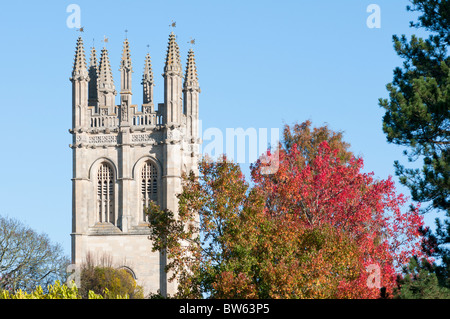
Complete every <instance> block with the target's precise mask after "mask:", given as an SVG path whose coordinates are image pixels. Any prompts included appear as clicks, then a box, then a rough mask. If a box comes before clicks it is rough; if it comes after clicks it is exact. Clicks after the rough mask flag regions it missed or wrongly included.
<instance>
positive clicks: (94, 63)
mask: <svg viewBox="0 0 450 319" xmlns="http://www.w3.org/2000/svg"><path fill="white" fill-rule="evenodd" d="M97 66H98V62H97V51H96V50H95V48H94V47H92V48H91V58H90V62H89V69H91V68H92V69H97Z"/></svg>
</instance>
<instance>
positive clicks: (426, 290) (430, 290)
mask: <svg viewBox="0 0 450 319" xmlns="http://www.w3.org/2000/svg"><path fill="white" fill-rule="evenodd" d="M397 283H398V288H397V289H396V291H395V296H394V297H395V298H398V299H450V289H449V288H446V287H442V286H441V285H440V284H439V281H438V276H437V275H436V266H435V265H432V264H430V263H429V262H428V261H427V260H425V259H421V260H419V259H418V258H417V257H415V258H411V260H410V262H409V265H408V266H407V267H405V268H404V270H403V274H402V275H401V276H399V277H398V278H397Z"/></svg>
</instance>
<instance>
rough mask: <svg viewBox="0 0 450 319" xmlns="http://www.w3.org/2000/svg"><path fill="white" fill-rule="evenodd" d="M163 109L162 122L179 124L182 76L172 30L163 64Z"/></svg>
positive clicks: (180, 121)
mask: <svg viewBox="0 0 450 319" xmlns="http://www.w3.org/2000/svg"><path fill="white" fill-rule="evenodd" d="M163 77H164V109H163V112H162V117H163V124H166V125H180V124H181V123H182V114H183V104H182V85H183V84H182V78H183V71H182V69H181V61H180V49H179V48H178V44H177V42H176V40H175V34H173V32H171V33H170V35H169V45H168V47H167V56H166V65H165V66H164V74H163Z"/></svg>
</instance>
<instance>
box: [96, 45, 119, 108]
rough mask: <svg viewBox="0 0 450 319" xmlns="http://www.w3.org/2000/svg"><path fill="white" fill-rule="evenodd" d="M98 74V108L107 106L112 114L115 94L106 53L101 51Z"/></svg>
mask: <svg viewBox="0 0 450 319" xmlns="http://www.w3.org/2000/svg"><path fill="white" fill-rule="evenodd" d="M99 69H100V70H99V74H98V79H97V81H98V85H97V87H98V99H99V105H100V106H107V107H108V108H110V111H111V112H114V104H115V103H114V96H115V95H116V94H117V92H116V90H115V86H114V80H113V76H112V71H111V65H110V64H109V57H108V51H107V50H106V48H103V49H102V53H101V57H100V67H99Z"/></svg>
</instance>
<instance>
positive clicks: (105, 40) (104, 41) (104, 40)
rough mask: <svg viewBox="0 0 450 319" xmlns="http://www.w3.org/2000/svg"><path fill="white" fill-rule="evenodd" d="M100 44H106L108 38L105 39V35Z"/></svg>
mask: <svg viewBox="0 0 450 319" xmlns="http://www.w3.org/2000/svg"><path fill="white" fill-rule="evenodd" d="M102 42H103V43H108V38H107V37H106V35H104V36H103V40H102Z"/></svg>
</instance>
